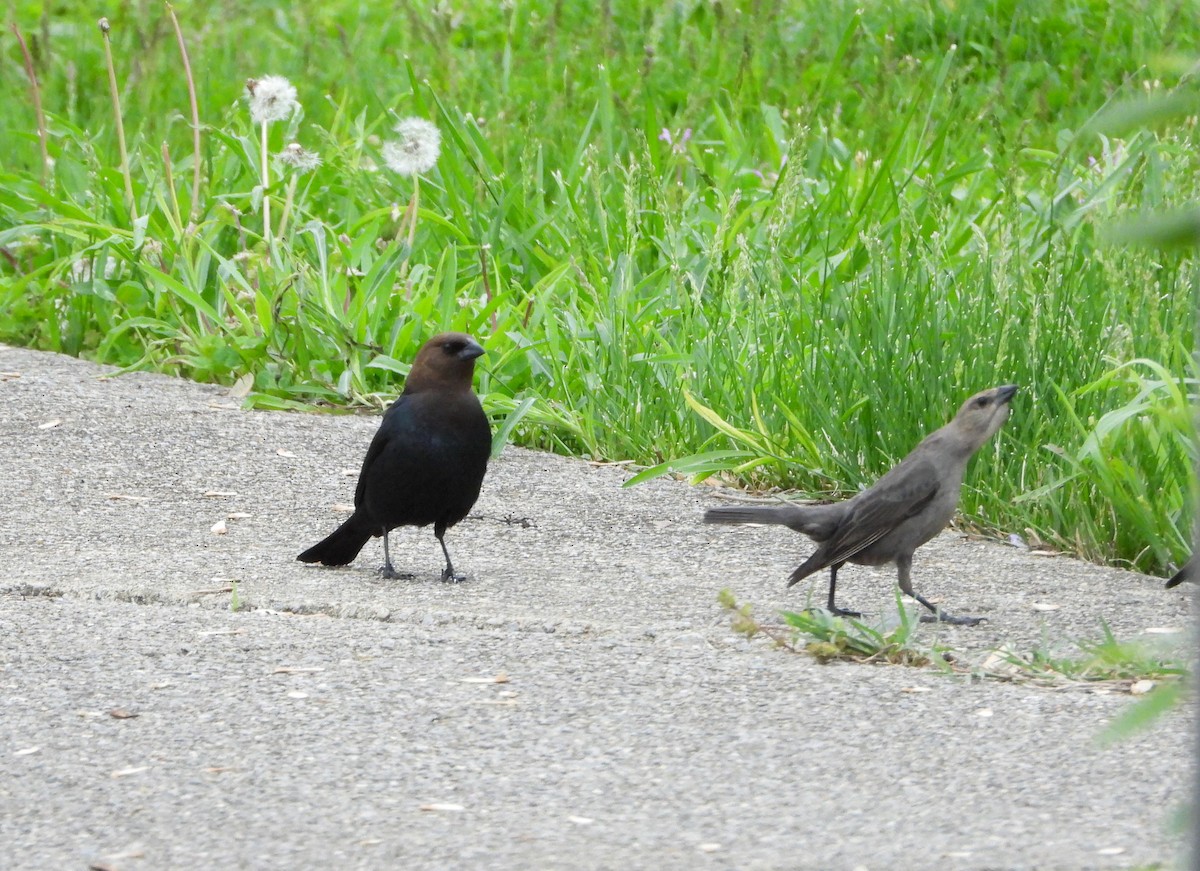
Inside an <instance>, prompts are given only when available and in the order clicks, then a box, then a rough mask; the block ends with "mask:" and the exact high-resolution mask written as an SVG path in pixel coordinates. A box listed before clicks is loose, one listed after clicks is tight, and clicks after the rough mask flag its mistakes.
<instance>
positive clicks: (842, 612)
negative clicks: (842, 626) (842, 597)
mask: <svg viewBox="0 0 1200 871" xmlns="http://www.w3.org/2000/svg"><path fill="white" fill-rule="evenodd" d="M809 610H812V611H828V612H829V613H830V614H832V615H833V616H834V617H854V618H859V617H862V612H861V611H847V610H846V609H845V608H811V609H809Z"/></svg>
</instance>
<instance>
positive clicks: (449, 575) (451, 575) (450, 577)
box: [442, 569, 467, 584]
mask: <svg viewBox="0 0 1200 871" xmlns="http://www.w3.org/2000/svg"><path fill="white" fill-rule="evenodd" d="M466 579H467V576H466V575H460V574H458V573H457V572H455V571H453V570H451V569H442V581H443V582H445V583H447V584H461V583H462V582H463V581H465V580H466Z"/></svg>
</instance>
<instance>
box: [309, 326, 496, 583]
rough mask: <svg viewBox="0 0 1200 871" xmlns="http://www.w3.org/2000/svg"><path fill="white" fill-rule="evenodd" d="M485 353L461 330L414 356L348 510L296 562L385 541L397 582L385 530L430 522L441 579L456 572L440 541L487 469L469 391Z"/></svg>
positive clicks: (332, 559) (488, 439)
mask: <svg viewBox="0 0 1200 871" xmlns="http://www.w3.org/2000/svg"><path fill="white" fill-rule="evenodd" d="M482 353H483V348H481V347H479V344H478V343H477V342H476V341H475V340H474V339H472V338H471V337H470V336H467V335H464V334H462V333H443V334H441V335H439V336H434V337H433V338H432V339H430V340H429V341H428V342H426V343H425V344H424V345H423V346H422V347H421V350H420V351H419V352H418V353H417V359H416V360H414V361H413V364H412V368H411V369H410V370H409V372H408V377H407V378H406V379H405V380H404V391H403V392H402V393H401V394H400V397H399V398H398V399H397V400H396V401H395V402H393V403H392V405H391V407H390V408H388V410H387V412H386V413H385V414H384V415H383V422H382V423H381V424H380V425H379V431H378V432H376V433H375V438H374V439H372V441H371V447H370V448H368V449H367V457H366V459H365V460H363V465H362V471H361V472H359V475H358V488H357V489H356V490H355V491H354V513H353V514H351V515H350V518H349V519H348V520H347V521H346V522H345V523H343V524H342V525H341V526H339V527H338V528H337V529H336V530H334V532H333V534H331V535H330V536H329V537H328V538H326V539H325V540H324V541H321V542H320V543H318V544H316V545H314V546H313V547H310V548H309V549H308V550H306V551H305V552H304V553H302V554H300V556H298V557H297V559H299V560H302V561H303V562H306V563H317V562H319V563H324V564H325V565H327V566H344V565H346V564H347V563H349V562H351V561H352V560H353V559H354V558H355V557H356V556H358V552H359V551H360V550H362V547H363V545H364V544H366V543H367V541H368V540H369V539H370V538H371V537H372V536H379V535H382V536H383V560H384V565H383V568H382V569H381V570H380V573H381V574H382V575H383V576H384V577H387V578H395V577H398V575H397V574H396V570H395V568H394V567H393V566H392V557H391V554H390V553H389V552H388V532H389V531H390V530H392V529H394V528H395V527H397V526H427V525H429V524H430V523H432V524H433V534H434V535H436V536H437V540H438V543H439V544H440V545H441V546H442V553H443V554H445V556H446V568H445V570H444V571H443V572H442V580H444V581H449V580H454V581H459V580H463V579H464V577H463V576H462V575H456V574H455V573H454V565H453V564H452V563H451V562H450V551H448V550H446V542H445V539H444V538H443V536H445V534H446V530H447V529H449V528H450V527H451V526H453V525H454V524H456V523H458V521H460V520H462V519H463V518H464V517H466V516H467V512H468V511H470V510H471V506H473V505H474V504H475V500H476V499H478V498H479V487H480V485H481V484H482V483H483V474H484V472H485V471H487V461H488V456H489V455H490V454H491V449H492V431H491V428H490V427H489V426H488V420H487V416H486V415H485V414H484V413H483V408H482V407H481V406H480V404H479V399H478V397H476V396H475V394H474V393H473V392H472V391H471V377H472V375H473V374H474V372H475V358H476V357H478V356H479V355H480V354H482Z"/></svg>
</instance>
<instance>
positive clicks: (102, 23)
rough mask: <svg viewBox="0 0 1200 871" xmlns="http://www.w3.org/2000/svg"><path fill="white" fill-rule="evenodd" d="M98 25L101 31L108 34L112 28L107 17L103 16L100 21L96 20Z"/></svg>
mask: <svg viewBox="0 0 1200 871" xmlns="http://www.w3.org/2000/svg"><path fill="white" fill-rule="evenodd" d="M96 26H97V27H99V28H100V32H101V33H103V34H104V35H106V36H107V35H108V31H109V30H111V29H112V28H111V26H110V25H109V23H108V19H107V18H101V19H100V20H99V21H97V22H96Z"/></svg>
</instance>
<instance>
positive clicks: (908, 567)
mask: <svg viewBox="0 0 1200 871" xmlns="http://www.w3.org/2000/svg"><path fill="white" fill-rule="evenodd" d="M896 573H897V574H898V575H899V580H900V589H901V590H902V591H903V592H904V594H905V595H906V596H911V597H912V598H914V599H916V600H917V601H918V602H920V603H921V604H922V605H924V606H925V607H926V608H928V609H929V610H930V611H932V612H933V614H932V615H929V614H925V615H923V616H922V617H921V622H922V623H950V624H951V625H953V626H978V625H979V624H980V623H982V622H983V621H984V620H986V619H987V618H986V617H954V616H951V615H950V614H947V613H946V612H945V611H942V610H941V609H940V608H936V607H934V605H932V604H931V603H930V601H929V600H928V599H926V598H925V597H924V596H922V595H921V594H920V593H918V592H917V591H916V590H914V589H913V585H912V555H911V554H909V555H908V556H901V557H897V558H896Z"/></svg>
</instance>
